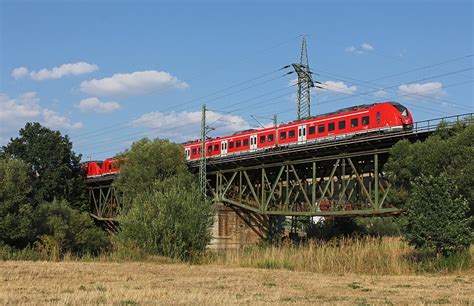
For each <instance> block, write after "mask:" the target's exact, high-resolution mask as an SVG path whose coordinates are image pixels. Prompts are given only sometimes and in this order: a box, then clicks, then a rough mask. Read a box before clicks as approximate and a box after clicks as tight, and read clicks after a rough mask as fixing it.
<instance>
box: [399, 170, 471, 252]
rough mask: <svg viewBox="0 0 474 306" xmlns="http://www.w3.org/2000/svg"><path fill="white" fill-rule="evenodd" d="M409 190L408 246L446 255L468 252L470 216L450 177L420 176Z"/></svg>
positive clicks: (407, 216)
mask: <svg viewBox="0 0 474 306" xmlns="http://www.w3.org/2000/svg"><path fill="white" fill-rule="evenodd" d="M412 188H413V189H412V193H411V198H410V199H409V200H408V202H407V204H406V225H405V229H404V235H405V237H406V239H407V241H408V243H409V244H411V245H413V246H414V247H415V248H417V249H424V250H428V251H435V252H436V253H438V254H443V255H445V256H447V255H451V254H453V253H456V252H459V251H463V250H465V249H467V248H468V247H469V246H470V244H471V242H472V238H473V235H472V232H471V228H470V224H471V222H472V217H467V213H468V211H469V206H468V204H467V201H466V200H464V199H463V198H461V197H459V196H456V195H457V194H458V192H457V190H456V186H454V185H453V184H452V183H451V180H450V178H449V177H448V176H447V175H444V174H443V175H441V176H439V177H433V176H422V177H420V178H417V179H416V180H415V182H414V184H413V187H412Z"/></svg>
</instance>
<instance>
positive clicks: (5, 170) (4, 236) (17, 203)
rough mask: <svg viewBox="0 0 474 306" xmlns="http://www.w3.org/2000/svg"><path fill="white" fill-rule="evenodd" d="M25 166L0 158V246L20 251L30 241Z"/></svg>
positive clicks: (31, 211) (17, 161)
mask: <svg viewBox="0 0 474 306" xmlns="http://www.w3.org/2000/svg"><path fill="white" fill-rule="evenodd" d="M28 169H29V166H28V164H26V163H25V162H24V161H22V160H13V159H9V158H6V157H5V158H0V242H3V243H6V244H8V245H10V246H14V247H17V248H22V247H24V246H26V245H27V244H28V243H30V242H32V241H33V240H34V235H35V232H34V229H33V225H32V219H33V206H32V205H31V203H30V200H29V195H30V193H31V191H32V188H31V182H30V178H29V177H28Z"/></svg>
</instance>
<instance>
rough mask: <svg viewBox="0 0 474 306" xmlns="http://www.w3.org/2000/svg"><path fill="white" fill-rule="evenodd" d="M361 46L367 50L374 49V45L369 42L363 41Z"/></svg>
mask: <svg viewBox="0 0 474 306" xmlns="http://www.w3.org/2000/svg"><path fill="white" fill-rule="evenodd" d="M360 47H361V48H362V49H364V50H365V51H373V50H374V47H372V45H370V44H368V43H363V44H362V45H360Z"/></svg>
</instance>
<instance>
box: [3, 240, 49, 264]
mask: <svg viewBox="0 0 474 306" xmlns="http://www.w3.org/2000/svg"><path fill="white" fill-rule="evenodd" d="M47 259H48V257H45V256H44V255H43V254H42V253H40V252H38V251H37V250H36V249H35V248H34V247H31V246H29V245H28V246H26V247H24V248H21V249H16V248H14V247H12V246H9V245H4V244H2V243H1V242H0V260H33V261H37V260H47Z"/></svg>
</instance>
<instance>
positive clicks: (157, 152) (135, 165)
mask: <svg viewBox="0 0 474 306" xmlns="http://www.w3.org/2000/svg"><path fill="white" fill-rule="evenodd" d="M122 156H123V157H125V158H126V159H127V161H126V163H124V165H123V166H122V169H121V171H120V175H119V177H118V178H117V180H116V181H115V183H114V184H115V186H117V187H118V189H119V190H121V191H122V192H123V193H124V194H125V197H126V199H127V201H126V204H127V205H126V207H125V208H126V209H127V208H128V206H129V204H130V202H131V201H133V199H134V198H135V197H136V196H137V195H138V194H140V193H143V192H147V191H148V190H150V188H151V187H152V186H153V184H154V183H155V181H156V180H163V179H166V178H168V177H171V176H174V175H177V174H182V173H187V167H186V160H185V157H184V153H183V149H182V146H180V145H178V144H174V143H171V142H170V141H168V140H162V139H155V140H149V139H142V140H140V141H137V142H135V143H134V144H132V147H131V148H130V150H129V151H126V152H125V153H123V154H122Z"/></svg>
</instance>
